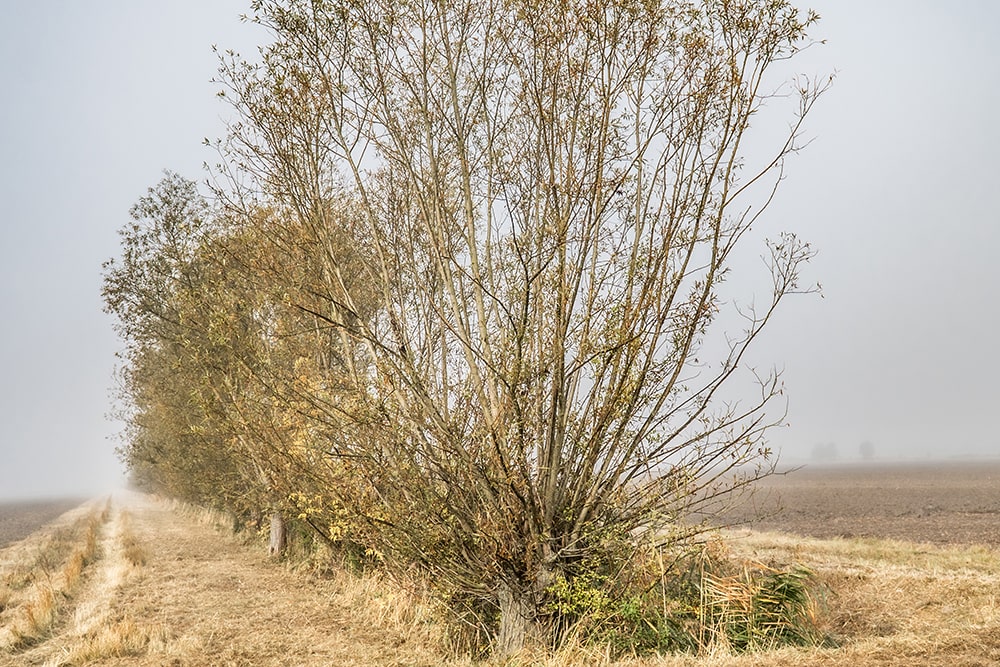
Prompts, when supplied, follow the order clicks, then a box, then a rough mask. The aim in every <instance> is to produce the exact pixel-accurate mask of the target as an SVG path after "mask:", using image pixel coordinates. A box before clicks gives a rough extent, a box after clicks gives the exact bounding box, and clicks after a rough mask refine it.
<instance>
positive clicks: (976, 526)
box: [732, 461, 1000, 547]
mask: <svg viewBox="0 0 1000 667" xmlns="http://www.w3.org/2000/svg"><path fill="white" fill-rule="evenodd" d="M754 500H755V507H748V508H745V509H744V510H742V511H741V512H739V513H734V514H733V515H732V516H733V517H734V518H737V519H742V520H747V519H749V518H750V517H751V516H753V514H754V512H755V511H756V512H762V513H764V514H765V515H766V518H764V519H761V520H757V521H752V522H751V524H750V525H751V526H752V527H754V528H758V529H762V530H776V531H782V532H789V533H795V534H799V535H808V536H812V537H821V538H826V537H882V538H890V539H898V540H907V541H911V542H928V543H933V544H985V545H990V546H994V547H996V546H1000V461H977V462H948V463H910V464H899V463H895V464H860V463H859V464H843V465H836V466H834V465H826V466H814V465H810V466H806V467H804V468H802V469H799V470H795V471H793V472H790V473H788V474H785V475H777V476H773V477H771V478H769V479H767V480H765V481H764V482H762V483H761V484H760V486H759V491H758V493H757V495H756V498H755V499H754Z"/></svg>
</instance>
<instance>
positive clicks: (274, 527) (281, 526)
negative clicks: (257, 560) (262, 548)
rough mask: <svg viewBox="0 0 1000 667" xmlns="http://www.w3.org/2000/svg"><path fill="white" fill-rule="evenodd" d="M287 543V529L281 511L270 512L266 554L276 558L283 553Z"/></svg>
mask: <svg viewBox="0 0 1000 667" xmlns="http://www.w3.org/2000/svg"><path fill="white" fill-rule="evenodd" d="M287 544H288V531H287V530H286V528H285V517H284V515H283V514H282V513H281V512H278V511H274V512H271V541H270V542H269V543H268V545H267V554H268V555H269V556H271V557H273V558H278V557H280V556H281V555H282V554H284V553H285V547H286V546H287Z"/></svg>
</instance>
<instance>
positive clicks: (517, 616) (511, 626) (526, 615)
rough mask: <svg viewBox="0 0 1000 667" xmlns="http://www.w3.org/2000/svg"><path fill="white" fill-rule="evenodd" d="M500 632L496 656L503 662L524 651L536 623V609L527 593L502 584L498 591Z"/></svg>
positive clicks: (495, 649)
mask: <svg viewBox="0 0 1000 667" xmlns="http://www.w3.org/2000/svg"><path fill="white" fill-rule="evenodd" d="M497 602H498V603H499V606H500V630H499V632H498V633H497V639H496V647H495V648H494V655H495V656H496V657H497V658H500V659H501V660H503V659H506V658H507V657H509V656H512V655H514V654H516V653H517V652H518V651H520V650H522V649H523V648H524V646H525V643H526V642H527V640H528V636H529V635H530V634H531V629H532V627H533V626H534V622H535V609H534V604H532V601H531V597H530V595H529V594H528V592H527V591H523V590H519V589H517V588H514V587H512V586H510V585H509V584H507V583H506V582H505V583H502V584H501V585H500V589H499V590H498V591H497Z"/></svg>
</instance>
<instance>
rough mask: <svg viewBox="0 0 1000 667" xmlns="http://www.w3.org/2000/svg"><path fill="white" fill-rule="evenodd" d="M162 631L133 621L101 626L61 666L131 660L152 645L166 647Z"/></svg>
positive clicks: (129, 619)
mask: <svg viewBox="0 0 1000 667" xmlns="http://www.w3.org/2000/svg"><path fill="white" fill-rule="evenodd" d="M166 641H167V636H166V631H165V630H164V629H163V628H162V627H155V628H150V627H147V626H143V625H140V624H138V623H136V621H135V620H134V619H133V618H131V617H128V616H126V617H124V618H121V619H118V620H116V621H113V622H110V623H106V624H103V625H101V626H100V627H99V628H97V629H96V630H94V631H92V632H90V633H88V634H87V635H86V636H84V637H83V638H82V639H81V640H80V641H79V642H77V643H76V644H74V645H73V647H72V648H71V649H70V650H69V652H68V653H67V655H66V656H65V657H64V658H63V659H62V661H61V662H60V665H67V666H75V665H87V664H91V663H92V662H94V661H96V660H104V659H107V658H127V657H135V656H140V655H143V654H145V653H146V651H147V650H148V648H149V646H150V644H152V643H165V642H166Z"/></svg>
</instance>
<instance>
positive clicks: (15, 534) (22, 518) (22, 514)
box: [0, 498, 83, 549]
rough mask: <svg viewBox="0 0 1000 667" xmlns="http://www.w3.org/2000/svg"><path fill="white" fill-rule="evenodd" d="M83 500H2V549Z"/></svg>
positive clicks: (0, 514)
mask: <svg viewBox="0 0 1000 667" xmlns="http://www.w3.org/2000/svg"><path fill="white" fill-rule="evenodd" d="M81 502H83V499H82V498H75V499H74V498H63V499H60V500H20V501H14V502H0V549H2V548H3V547H5V546H7V545H8V544H10V543H12V542H16V541H18V540H20V539H23V538H25V537H27V536H28V535H30V534H31V533H33V532H35V531H36V530H38V529H39V528H40V527H41V526H42V524H45V523H48V522H49V521H52V520H53V519H55V518H56V517H58V516H59V515H60V514H62V513H63V512H67V511H69V510H71V509H73V508H74V507H76V506H77V505H79V504H80V503H81Z"/></svg>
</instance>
